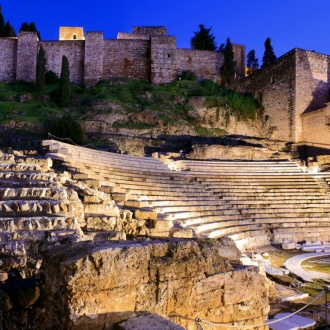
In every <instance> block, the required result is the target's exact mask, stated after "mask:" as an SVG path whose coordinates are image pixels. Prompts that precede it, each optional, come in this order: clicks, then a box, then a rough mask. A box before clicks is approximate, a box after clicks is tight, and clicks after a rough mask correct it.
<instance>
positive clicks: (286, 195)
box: [221, 190, 329, 199]
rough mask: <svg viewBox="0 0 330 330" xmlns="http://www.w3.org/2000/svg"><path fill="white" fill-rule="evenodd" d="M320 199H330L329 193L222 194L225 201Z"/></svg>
mask: <svg viewBox="0 0 330 330" xmlns="http://www.w3.org/2000/svg"><path fill="white" fill-rule="evenodd" d="M311 196H312V197H318V198H327V199H328V198H329V194H328V193H327V192H321V191H315V192H313V194H311V193H310V192H309V191H304V190H299V191H287V192H281V191H272V192H269V191H267V192H262V193H260V192H256V191H244V192H235V193H232V192H228V191H227V192H223V193H221V197H222V198H223V199H227V198H229V199H231V198H242V199H243V198H244V199H245V198H255V199H261V198H276V197H280V198H292V199H295V198H298V197H302V198H303V197H311Z"/></svg>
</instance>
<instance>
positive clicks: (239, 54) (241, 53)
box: [233, 44, 246, 78]
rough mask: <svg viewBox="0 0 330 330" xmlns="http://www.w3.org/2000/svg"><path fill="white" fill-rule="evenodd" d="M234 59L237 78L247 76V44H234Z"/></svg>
mask: <svg viewBox="0 0 330 330" xmlns="http://www.w3.org/2000/svg"><path fill="white" fill-rule="evenodd" d="M233 52H234V61H235V62H236V75H237V78H244V77H245V59H246V56H245V46H243V45H237V44H233Z"/></svg>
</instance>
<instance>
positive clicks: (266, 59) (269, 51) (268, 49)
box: [262, 38, 276, 67]
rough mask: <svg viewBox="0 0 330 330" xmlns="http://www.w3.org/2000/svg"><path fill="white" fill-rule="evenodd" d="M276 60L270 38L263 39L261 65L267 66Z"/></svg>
mask: <svg viewBox="0 0 330 330" xmlns="http://www.w3.org/2000/svg"><path fill="white" fill-rule="evenodd" d="M275 60H276V55H275V53H274V50H273V46H272V45H271V39H270V38H267V39H266V41H265V52H264V56H263V57H262V66H263V67H264V66H267V65H270V64H272V63H274V62H275Z"/></svg>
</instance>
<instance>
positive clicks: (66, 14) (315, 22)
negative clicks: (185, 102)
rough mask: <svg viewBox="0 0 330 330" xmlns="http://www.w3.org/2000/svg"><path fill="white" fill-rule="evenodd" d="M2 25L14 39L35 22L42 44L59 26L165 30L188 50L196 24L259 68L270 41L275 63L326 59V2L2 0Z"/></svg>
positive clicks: (329, 49)
mask: <svg viewBox="0 0 330 330" xmlns="http://www.w3.org/2000/svg"><path fill="white" fill-rule="evenodd" d="M0 4H1V5H2V13H3V16H4V18H5V21H7V20H9V21H10V23H11V24H12V25H13V26H14V28H15V31H16V33H18V30H19V28H20V26H21V25H22V23H23V22H27V23H30V22H34V23H35V24H36V26H37V28H38V30H39V31H40V34H41V39H42V40H58V34H59V27H60V26H82V27H83V28H84V31H85V32H91V31H101V32H103V33H104V38H105V39H116V37H117V32H127V33H130V32H132V27H133V26H136V25H155V26H165V27H166V28H167V33H168V34H169V35H174V36H176V38H177V47H178V48H190V39H191V37H192V36H193V35H194V31H197V30H198V25H199V24H204V25H205V26H206V27H212V30H211V32H212V33H213V34H214V36H215V38H216V39H215V40H216V42H217V45H218V46H219V45H220V44H221V43H225V42H226V39H227V38H228V37H229V38H230V40H231V42H232V43H236V44H243V45H245V47H246V53H248V52H249V51H250V50H251V49H255V51H256V57H257V58H259V64H261V63H262V56H263V53H264V42H265V40H266V38H268V37H270V38H271V40H272V43H271V44H272V46H273V49H274V52H275V54H276V56H277V57H279V56H281V55H283V54H285V53H286V52H288V51H289V50H291V49H293V48H295V47H297V48H303V49H307V50H315V51H316V52H319V53H323V54H330V28H329V21H330V20H329V15H330V1H329V0H248V1H243V0H208V1H202V0H198V1H197V0H190V1H180V0H175V1H173V0H162V1H158V0H153V1H151V0H134V1H132V0H126V1H125V0H121V1H120V0H107V1H106V0H94V1H91V0H89V1H85V0H67V1H64V0H56V1H51V0H50V1H48V0H2V1H1V0H0Z"/></svg>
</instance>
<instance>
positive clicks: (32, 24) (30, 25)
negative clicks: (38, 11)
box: [29, 22, 41, 40]
mask: <svg viewBox="0 0 330 330" xmlns="http://www.w3.org/2000/svg"><path fill="white" fill-rule="evenodd" d="M29 31H31V32H37V35H38V39H39V40H41V37H40V32H39V31H38V29H37V27H36V25H35V24H34V23H33V22H31V23H30V24H29Z"/></svg>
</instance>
